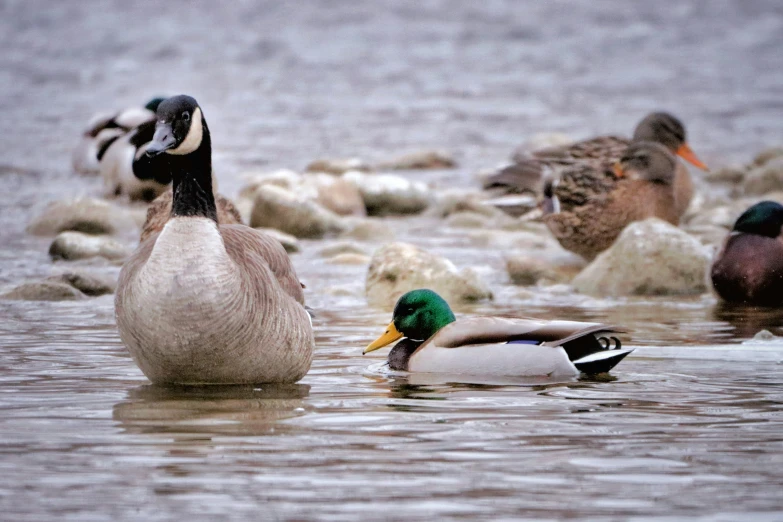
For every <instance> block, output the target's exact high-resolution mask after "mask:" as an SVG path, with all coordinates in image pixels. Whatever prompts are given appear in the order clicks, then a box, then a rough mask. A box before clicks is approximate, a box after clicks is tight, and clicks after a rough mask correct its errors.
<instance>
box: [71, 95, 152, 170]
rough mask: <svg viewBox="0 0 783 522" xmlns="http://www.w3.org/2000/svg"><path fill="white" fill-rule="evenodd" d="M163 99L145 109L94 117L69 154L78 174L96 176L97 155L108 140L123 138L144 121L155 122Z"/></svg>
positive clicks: (149, 103)
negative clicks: (156, 111)
mask: <svg viewBox="0 0 783 522" xmlns="http://www.w3.org/2000/svg"><path fill="white" fill-rule="evenodd" d="M161 101H163V98H153V99H151V100H150V101H148V102H147V104H146V105H145V106H144V107H131V108H128V109H125V110H123V111H120V112H118V113H114V114H112V113H105V114H99V115H96V116H94V117H93V118H91V119H90V121H89V123H88V124H87V128H86V129H85V131H84V133H83V134H82V136H81V139H80V140H79V143H78V144H77V145H76V147H75V148H74V150H73V153H72V154H71V164H72V165H73V170H75V171H76V172H78V173H80V174H97V173H98V172H99V170H100V167H99V159H100V158H99V157H98V152H99V151H100V150H101V149H104V150H105V146H106V145H107V142H108V141H113V140H114V139H116V138H118V137H120V136H122V135H123V134H125V133H126V132H128V131H129V130H131V129H133V128H136V127H138V126H139V125H141V124H142V123H144V122H145V121H150V120H153V121H154V119H155V110H156V109H157V108H158V104H159V103H160V102H161Z"/></svg>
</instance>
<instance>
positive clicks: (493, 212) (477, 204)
mask: <svg viewBox="0 0 783 522" xmlns="http://www.w3.org/2000/svg"><path fill="white" fill-rule="evenodd" d="M427 212H428V214H431V215H434V216H437V217H440V218H446V217H449V216H450V215H452V214H455V213H457V212H475V213H477V214H483V215H485V216H487V217H495V216H498V215H499V214H500V213H501V212H500V211H498V210H497V209H496V208H494V207H493V206H491V205H488V204H487V203H486V201H485V199H484V195H483V194H482V193H479V192H476V191H472V190H471V191H465V190H446V191H442V192H439V193H438V194H437V195H436V199H435V202H434V203H433V204H432V206H431V207H430V208H429V209H428V211H427Z"/></svg>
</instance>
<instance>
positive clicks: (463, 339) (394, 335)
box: [364, 289, 633, 377]
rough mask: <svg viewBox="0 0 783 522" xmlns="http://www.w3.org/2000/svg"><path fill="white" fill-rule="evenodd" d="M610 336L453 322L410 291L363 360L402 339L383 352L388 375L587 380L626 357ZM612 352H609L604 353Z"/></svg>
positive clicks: (495, 322) (578, 329)
mask: <svg viewBox="0 0 783 522" xmlns="http://www.w3.org/2000/svg"><path fill="white" fill-rule="evenodd" d="M618 331H620V330H618V329H616V328H614V327H611V326H607V325H605V324H600V323H581V322H576V321H560V320H554V321H552V320H544V319H508V318H504V317H469V318H465V319H456V318H455V317H454V313H453V312H452V311H451V308H450V307H449V305H448V303H447V302H446V301H445V300H444V299H443V298H442V297H441V296H439V295H438V294H437V293H435V292H433V291H432V290H427V289H418V290H412V291H410V292H408V293H406V294H404V295H402V297H400V299H399V300H398V301H397V304H396V306H395V307H394V313H393V316H392V322H391V323H390V324H389V326H388V327H387V328H386V331H385V332H384V333H383V335H381V336H380V337H379V338H378V339H376V340H375V341H373V342H372V343H370V344H369V345H368V346H367V348H365V349H364V353H369V352H372V351H374V350H378V349H379V348H383V347H384V346H387V345H389V344H391V343H393V342H394V341H396V340H398V339H401V338H402V340H401V341H400V342H399V343H397V344H396V345H395V346H394V348H393V349H392V350H391V352H389V356H388V363H389V367H390V368H391V369H392V370H402V371H410V372H430V373H452V374H470V375H497V376H518V377H522V376H545V375H546V376H563V375H577V374H579V373H580V372H582V373H591V374H593V373H603V372H608V371H609V370H611V369H612V368H613V367H614V366H615V365H616V364H617V363H619V362H620V361H622V360H623V359H624V358H625V356H626V355H628V354H629V353H631V352H632V351H633V350H628V349H621V344H620V341H619V340H618V339H617V338H615V337H606V335H608V334H612V333H614V332H618ZM610 339H611V341H610ZM612 341H614V342H612ZM612 344H613V345H614V346H616V348H615V349H611V350H610V349H609V346H610V345H612Z"/></svg>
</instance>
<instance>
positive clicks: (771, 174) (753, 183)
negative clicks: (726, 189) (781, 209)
mask: <svg viewBox="0 0 783 522" xmlns="http://www.w3.org/2000/svg"><path fill="white" fill-rule="evenodd" d="M744 188H745V194H748V195H761V194H766V193H768V192H775V191H781V190H783V156H777V157H775V158H772V159H770V160H769V161H767V162H766V163H764V164H763V165H761V166H759V167H756V168H754V169H752V170H751V171H750V172H748V174H747V175H746V176H745V184H744Z"/></svg>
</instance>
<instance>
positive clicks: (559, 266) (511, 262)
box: [506, 254, 580, 286]
mask: <svg viewBox="0 0 783 522" xmlns="http://www.w3.org/2000/svg"><path fill="white" fill-rule="evenodd" d="M578 263H579V261H578V260H577V261H576V263H573V262H572V263H556V262H554V261H553V260H552V259H551V258H547V259H542V258H540V257H533V256H529V255H524V254H521V255H515V256H510V257H507V258H506V270H507V271H508V276H509V277H510V278H511V282H512V283H514V284H515V285H520V286H533V285H537V284H539V283H549V284H553V283H565V282H568V281H570V280H571V279H572V278H573V276H574V275H575V274H576V273H577V272H578V269H579V267H580V265H579V264H578Z"/></svg>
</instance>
